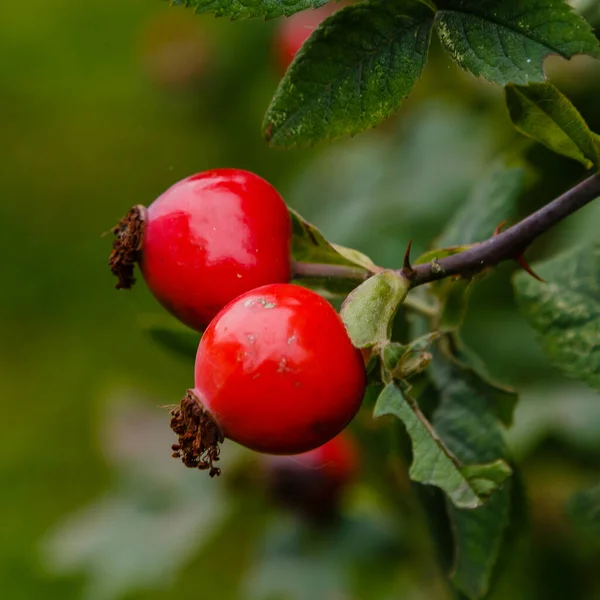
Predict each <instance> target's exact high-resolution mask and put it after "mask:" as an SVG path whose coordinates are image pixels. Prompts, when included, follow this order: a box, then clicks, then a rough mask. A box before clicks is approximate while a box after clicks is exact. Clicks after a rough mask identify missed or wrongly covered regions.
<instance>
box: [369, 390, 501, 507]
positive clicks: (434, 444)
mask: <svg viewBox="0 0 600 600" xmlns="http://www.w3.org/2000/svg"><path fill="white" fill-rule="evenodd" d="M385 415H393V416H395V417H397V418H398V419H400V420H401V421H402V422H403V423H404V425H405V427H406V430H407V432H408V434H409V436H410V438H411V440H412V444H413V462H412V465H411V467H410V477H411V479H412V480H413V481H418V482H419V483H424V484H427V485H435V486H436V487H439V488H440V489H442V490H443V491H444V492H446V494H447V495H448V497H449V498H450V500H452V502H453V503H454V504H455V505H456V506H457V507H460V508H465V509H474V508H477V507H478V506H482V505H483V503H484V501H485V500H486V499H487V498H488V497H489V495H490V494H491V493H492V492H493V491H494V490H496V489H497V488H498V486H499V485H501V484H502V482H503V481H504V480H505V479H506V478H507V477H508V476H509V474H510V468H509V467H508V465H507V464H506V463H505V462H504V461H503V460H493V461H490V464H488V465H478V467H477V468H475V467H473V466H470V467H469V468H466V469H465V468H464V467H463V466H462V465H461V463H459V461H458V460H457V458H456V457H455V456H454V454H452V453H451V452H450V451H449V450H448V448H447V447H446V446H445V445H444V443H443V442H442V440H441V439H440V438H439V437H438V434H437V433H436V431H435V430H434V429H433V427H432V426H431V424H430V423H429V422H428V421H427V419H426V418H425V417H424V415H423V414H422V413H421V411H420V410H419V408H418V407H417V405H416V404H415V402H414V401H413V400H412V399H411V398H410V397H409V396H408V395H407V394H406V393H405V392H404V391H403V390H402V389H401V388H400V387H399V385H398V384H396V383H390V384H388V385H387V386H386V387H385V388H384V390H383V391H382V392H381V394H380V396H379V398H378V399H377V403H376V404H375V409H374V411H373V417H375V418H379V417H382V416H385Z"/></svg>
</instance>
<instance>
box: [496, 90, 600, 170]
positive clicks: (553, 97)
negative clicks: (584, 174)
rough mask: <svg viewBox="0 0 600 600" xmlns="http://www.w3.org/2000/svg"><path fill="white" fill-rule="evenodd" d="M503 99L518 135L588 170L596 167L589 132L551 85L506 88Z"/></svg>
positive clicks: (594, 153)
mask: <svg viewBox="0 0 600 600" xmlns="http://www.w3.org/2000/svg"><path fill="white" fill-rule="evenodd" d="M505 95H506V105H507V106H508V112H509V114H510V118H511V121H512V122H513V125H514V126H515V127H516V128H517V129H518V130H519V131H520V132H521V133H523V134H525V135H527V136H529V137H531V138H533V139H534V140H537V141H538V142H540V143H541V144H544V146H547V147H548V148H550V150H553V151H554V152H557V153H558V154H562V155H563V156H567V157H569V158H573V159H575V160H578V161H579V162H580V163H581V164H583V166H584V167H586V168H588V169H589V168H590V167H593V166H596V167H597V166H598V162H599V159H598V148H597V147H596V145H595V143H594V138H593V136H592V132H591V131H590V128H589V127H588V126H587V123H586V122H585V121H584V119H583V117H582V116H581V115H580V114H579V111H578V110H577V109H576V108H575V107H574V106H573V105H572V104H571V102H570V100H569V99H568V98H567V97H566V96H564V95H563V94H561V93H560V92H559V91H558V90H557V89H556V88H555V87H554V86H553V85H552V84H550V83H532V84H530V85H528V86H522V85H509V86H507V87H506V89H505Z"/></svg>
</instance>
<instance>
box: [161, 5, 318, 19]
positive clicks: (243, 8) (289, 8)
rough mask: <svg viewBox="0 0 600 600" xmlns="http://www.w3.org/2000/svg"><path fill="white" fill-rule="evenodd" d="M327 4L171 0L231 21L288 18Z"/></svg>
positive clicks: (198, 11)
mask: <svg viewBox="0 0 600 600" xmlns="http://www.w3.org/2000/svg"><path fill="white" fill-rule="evenodd" d="M327 2H328V0H254V1H250V2H248V1H246V2H244V1H242V0H171V4H172V5H173V6H187V7H191V8H193V9H194V12H196V13H199V14H202V13H213V14H214V15H216V16H217V17H229V18H230V19H232V20H233V19H252V18H254V17H264V18H265V19H274V18H275V17H289V16H290V15H293V14H294V13H297V12H300V11H302V10H306V9H309V8H318V7H319V6H323V5H324V4H327Z"/></svg>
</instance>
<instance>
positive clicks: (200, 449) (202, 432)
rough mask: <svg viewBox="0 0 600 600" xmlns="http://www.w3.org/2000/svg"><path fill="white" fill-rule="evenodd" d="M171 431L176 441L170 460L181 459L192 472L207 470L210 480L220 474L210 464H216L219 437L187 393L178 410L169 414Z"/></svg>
mask: <svg viewBox="0 0 600 600" xmlns="http://www.w3.org/2000/svg"><path fill="white" fill-rule="evenodd" d="M171 429H172V430H173V431H174V432H175V433H176V434H177V435H178V437H179V439H178V442H177V443H176V444H173V445H172V446H171V449H172V450H173V458H181V462H183V464H184V465H185V466H186V467H190V468H192V469H200V470H201V471H205V470H207V469H208V472H209V475H210V476H211V477H214V476H215V475H220V474H221V469H219V468H217V467H215V466H214V464H213V463H215V462H217V461H218V460H219V453H220V447H219V444H220V443H222V442H223V439H224V438H223V434H222V433H221V430H220V429H219V426H218V425H217V424H216V423H215V421H214V419H213V418H212V417H211V416H210V415H209V414H208V413H207V412H206V410H204V407H203V406H202V402H200V400H199V399H198V398H197V396H196V394H194V391H193V390H188V391H187V393H186V395H185V397H184V398H183V400H182V401H181V404H180V405H179V407H178V408H174V409H172V410H171Z"/></svg>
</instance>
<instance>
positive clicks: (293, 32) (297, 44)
mask: <svg viewBox="0 0 600 600" xmlns="http://www.w3.org/2000/svg"><path fill="white" fill-rule="evenodd" d="M339 9H340V6H339V5H336V4H335V3H333V2H328V3H327V4H325V5H324V6H321V7H319V8H316V9H310V10H303V11H302V12H298V13H296V14H294V15H292V16H291V17H287V18H285V19H283V20H282V21H281V22H280V26H279V29H278V30H277V34H276V38H275V51H276V53H277V60H278V61H279V64H280V66H281V68H282V71H285V70H286V69H287V68H288V67H289V66H290V63H291V62H292V60H294V57H295V56H296V54H297V53H298V51H299V50H300V48H302V46H303V45H304V42H306V40H307V39H308V38H309V37H310V36H311V35H312V32H313V31H314V30H315V29H316V28H317V27H318V25H319V23H321V21H323V20H324V19H325V18H327V17H329V16H330V15H332V14H333V13H334V12H336V11H337V10H339Z"/></svg>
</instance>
